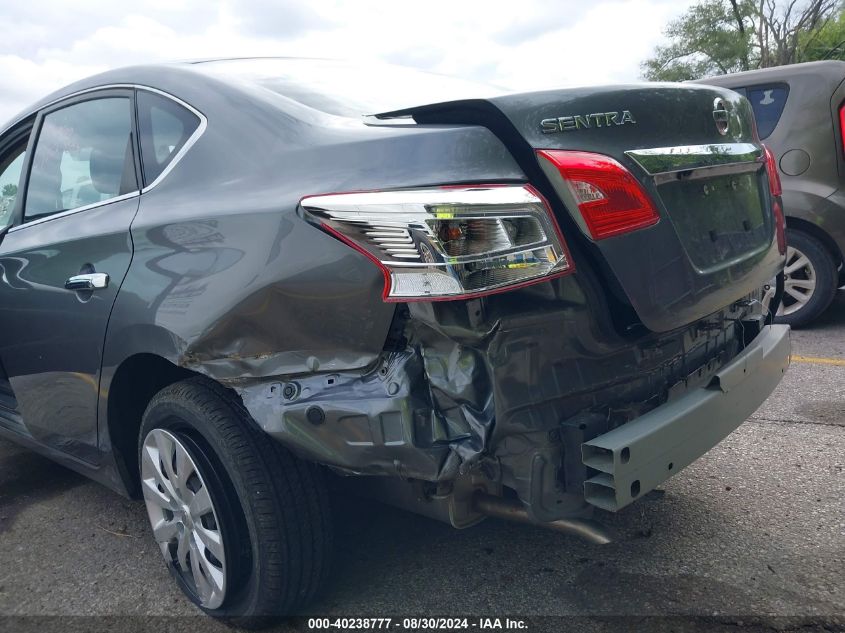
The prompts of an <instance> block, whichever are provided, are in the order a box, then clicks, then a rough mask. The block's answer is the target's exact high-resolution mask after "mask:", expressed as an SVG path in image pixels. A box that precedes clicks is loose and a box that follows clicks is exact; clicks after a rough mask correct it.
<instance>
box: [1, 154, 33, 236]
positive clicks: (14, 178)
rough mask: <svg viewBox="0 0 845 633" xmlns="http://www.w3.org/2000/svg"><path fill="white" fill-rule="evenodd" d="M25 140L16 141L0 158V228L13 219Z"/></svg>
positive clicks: (3, 227)
mask: <svg viewBox="0 0 845 633" xmlns="http://www.w3.org/2000/svg"><path fill="white" fill-rule="evenodd" d="M26 142H27V139H24V140H23V141H21V142H20V143H18V144H17V145H16V146H15V147H13V148H12V149H11V150H10V151H9V153H8V154H7V155H6V156H5V157H4V158H3V159H2V160H0V230H2V229H5V228H6V227H7V226H8V225H9V224H11V223H12V220H13V218H12V213H13V212H14V210H15V202H16V201H17V199H18V184H19V181H20V179H21V170H22V169H23V162H24V158H25V156H26Z"/></svg>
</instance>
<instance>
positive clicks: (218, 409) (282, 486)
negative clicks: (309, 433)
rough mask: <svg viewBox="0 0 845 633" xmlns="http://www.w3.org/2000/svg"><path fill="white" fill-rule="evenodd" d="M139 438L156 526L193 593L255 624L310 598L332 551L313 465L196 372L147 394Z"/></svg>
mask: <svg viewBox="0 0 845 633" xmlns="http://www.w3.org/2000/svg"><path fill="white" fill-rule="evenodd" d="M139 444H140V446H139V464H140V471H141V482H142V489H143V493H144V500H145V502H146V505H147V513H148V515H149V518H150V524H151V526H152V530H153V536H154V538H155V539H156V541H157V542H158V545H159V547H160V549H161V552H162V554H163V555H164V559H165V562H166V563H167V566H168V568H169V569H170V572H171V573H172V574H173V576H174V578H175V579H176V582H177V583H178V584H179V586H180V588H181V589H182V590H183V591H184V592H185V594H186V595H187V596H188V597H189V598H190V599H191V600H192V601H193V602H194V603H196V604H197V605H198V606H199V607H200V608H201V609H203V610H204V611H205V612H207V613H208V614H209V615H212V616H215V617H220V618H225V619H228V620H232V621H233V623H235V624H237V625H241V626H251V627H256V626H261V625H263V624H266V623H269V622H270V621H271V620H272V617H273V616H284V615H291V614H293V613H296V612H297V610H298V609H300V608H301V607H302V606H303V605H304V604H305V603H306V602H307V601H309V600H310V599H311V598H313V596H314V595H315V593H316V592H317V591H318V589H319V588H320V586H321V585H322V584H323V583H324V581H325V580H326V577H327V575H328V564H329V558H330V550H331V521H330V512H329V506H328V496H327V491H326V488H325V485H324V482H323V480H322V476H321V472H320V471H319V469H318V468H317V467H316V466H314V465H311V464H306V463H304V462H302V461H300V460H298V459H297V458H296V457H294V456H293V455H292V454H290V453H289V452H288V451H287V450H286V449H285V448H283V447H282V446H281V445H279V444H278V443H277V442H275V441H274V440H272V439H271V438H269V437H267V435H266V434H264V433H263V432H262V431H261V430H260V429H259V428H258V427H257V425H256V424H255V423H254V422H253V421H252V419H251V418H250V416H249V413H248V412H247V411H246V410H245V409H244V407H243V405H242V404H241V403H240V401H239V400H238V398H237V397H236V396H235V395H234V394H232V393H231V392H229V391H228V390H226V389H223V388H222V387H221V386H220V385H218V384H217V383H214V382H212V381H210V380H207V379H204V378H195V379H190V380H186V381H183V382H179V383H176V384H174V385H171V386H169V387H167V388H165V389H164V390H162V391H161V392H160V393H158V394H157V395H156V396H155V397H154V398H153V400H152V401H151V402H150V405H149V406H148V408H147V411H146V413H145V414H144V419H143V423H142V427H141V434H140V438H139Z"/></svg>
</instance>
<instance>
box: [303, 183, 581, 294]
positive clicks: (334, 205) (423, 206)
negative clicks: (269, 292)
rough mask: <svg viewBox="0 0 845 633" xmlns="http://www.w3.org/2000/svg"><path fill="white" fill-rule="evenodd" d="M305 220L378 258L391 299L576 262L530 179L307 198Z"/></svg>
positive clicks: (512, 284)
mask: <svg viewBox="0 0 845 633" xmlns="http://www.w3.org/2000/svg"><path fill="white" fill-rule="evenodd" d="M301 207H302V210H303V212H304V215H305V217H306V219H308V220H309V221H311V222H312V223H314V224H317V225H318V226H320V227H321V228H322V229H324V230H325V231H327V232H328V233H330V234H332V235H334V236H335V237H337V238H338V239H340V240H342V241H343V242H345V243H346V244H348V245H349V246H351V247H352V248H354V249H356V250H357V251H359V252H361V253H363V254H364V255H366V256H367V257H369V258H370V259H371V260H372V261H373V262H375V263H376V264H377V265H378V266H379V267H380V268H381V270H382V272H383V273H384V280H385V283H384V293H383V297H384V299H385V301H414V300H429V301H431V300H440V299H465V298H468V297H475V296H479V295H484V294H489V293H491V292H498V291H502V290H510V289H512V288H516V287H519V286H524V285H527V284H531V283H537V282H540V281H544V280H546V279H549V278H550V277H552V276H556V275H561V274H565V273H569V272H572V271H573V269H574V266H573V264H572V261H571V259H570V257H569V252H568V250H567V248H566V244H565V242H564V240H563V237H562V236H561V234H560V231H559V230H558V227H557V223H556V222H555V220H554V218H553V216H552V214H551V211H550V209H549V208H548V205H547V204H546V202H545V200H543V198H542V197H541V196H540V195H539V194H538V193H537V192H536V191H534V190H533V189H532V188H531V187H528V186H461V187H442V188H428V189H415V190H398V191H381V192H369V193H365V192H362V193H345V194H332V195H325V196H311V197H307V198H304V199H303V200H302V202H301Z"/></svg>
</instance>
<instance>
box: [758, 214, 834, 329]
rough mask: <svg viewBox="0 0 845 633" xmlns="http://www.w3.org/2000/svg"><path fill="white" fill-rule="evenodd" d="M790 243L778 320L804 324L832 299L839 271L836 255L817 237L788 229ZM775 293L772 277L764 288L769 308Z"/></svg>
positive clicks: (813, 318) (815, 316)
mask: <svg viewBox="0 0 845 633" xmlns="http://www.w3.org/2000/svg"><path fill="white" fill-rule="evenodd" d="M787 243H788V244H789V246H788V247H787V250H786V266H785V268H784V271H783V273H784V292H783V300H782V301H781V303H780V305H779V306H778V309H777V313H776V317H775V321H776V322H777V323H787V324H789V325H791V326H792V327H801V326H803V325H807V324H808V323H810V322H811V321H813V320H815V319H816V318H818V317H819V316H820V315H821V313H822V312H824V311H825V310H826V309H827V307H828V306H829V305H830V303H831V302H832V301H833V297H834V295H835V294H836V287H837V276H838V273H837V271H836V263H835V262H834V261H833V257H832V256H831V255H830V253H829V252H828V250H827V249H826V248H825V247H824V245H823V244H822V243H821V242H820V241H819V240H817V239H816V238H814V237H812V236H810V235H808V234H806V233H803V232H801V231H796V230H788V231H787ZM774 295H775V283H774V280H773V281H772V282H770V283H769V284H767V285H766V286H765V288H764V292H763V305H764V308H765V309H769V305H770V303H771V302H772V299H773V297H774Z"/></svg>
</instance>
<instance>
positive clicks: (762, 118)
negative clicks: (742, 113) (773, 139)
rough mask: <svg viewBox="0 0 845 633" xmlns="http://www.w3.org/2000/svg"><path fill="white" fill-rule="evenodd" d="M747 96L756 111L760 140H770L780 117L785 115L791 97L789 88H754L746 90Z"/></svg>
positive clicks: (771, 86) (781, 86) (779, 86)
mask: <svg viewBox="0 0 845 633" xmlns="http://www.w3.org/2000/svg"><path fill="white" fill-rule="evenodd" d="M745 96H746V97H747V98H748V100H749V101H750V102H751V108H752V109H753V110H754V120H755V121H756V122H757V133H758V134H759V135H760V139H765V138H768V136H769V135H770V134H771V133H772V132H774V131H775V127H777V124H778V121H779V120H780V115H781V114H783V108H784V106H785V105H786V98H787V97H788V96H789V86H787V85H786V84H772V85H769V86H752V87H750V88H746V90H745Z"/></svg>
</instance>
